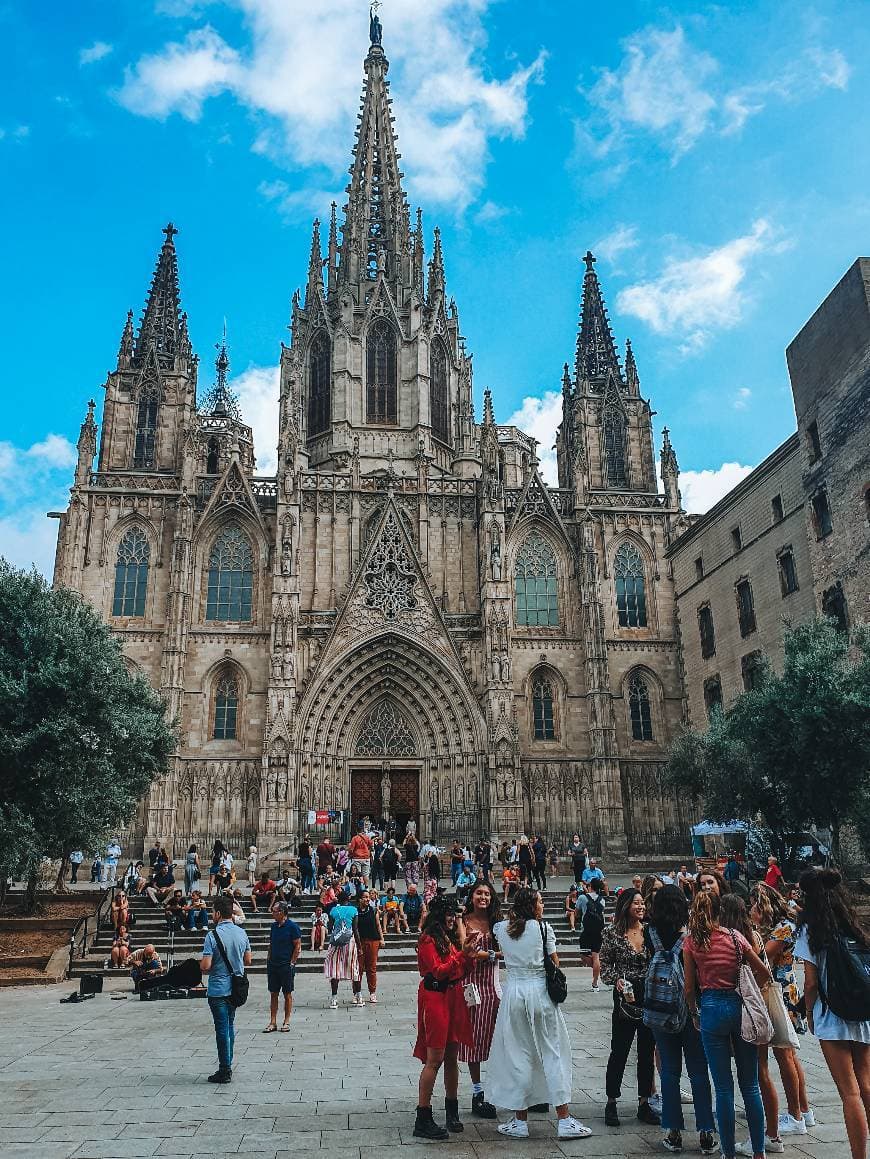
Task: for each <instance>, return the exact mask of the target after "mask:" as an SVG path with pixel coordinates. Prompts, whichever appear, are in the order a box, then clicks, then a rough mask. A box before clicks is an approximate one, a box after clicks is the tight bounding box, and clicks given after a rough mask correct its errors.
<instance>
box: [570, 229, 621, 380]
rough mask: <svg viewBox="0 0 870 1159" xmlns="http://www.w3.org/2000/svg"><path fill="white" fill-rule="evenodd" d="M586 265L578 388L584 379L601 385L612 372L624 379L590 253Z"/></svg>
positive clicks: (581, 310)
mask: <svg viewBox="0 0 870 1159" xmlns="http://www.w3.org/2000/svg"><path fill="white" fill-rule="evenodd" d="M583 261H584V262H585V263H586V273H585V275H584V277H583V305H582V306H581V308H580V332H579V333H578V335H577V365H576V374H577V383H578V385H579V383H580V382H582V381H583V380H584V379H586V380H587V381H589V382H596V383H600V382H601V381H602V380H603V379H605V378H606V377H607V374H608V372H610V371H612V372H613V374H614V375H615V376H616V380H617V382H619V381H621V379H622V375H621V373H620V368H619V356H618V355H617V353H616V344H615V342H614V341H613V333H612V331H611V329H610V319H609V318H608V317H607V309H606V308H605V305H604V297H603V295H602V293H601V286H600V284H599V282H598V275H597V274H596V273H595V257H594V255H593V254H592V252H591V251H590V250H587V251H586V254H585V255H584V257H583Z"/></svg>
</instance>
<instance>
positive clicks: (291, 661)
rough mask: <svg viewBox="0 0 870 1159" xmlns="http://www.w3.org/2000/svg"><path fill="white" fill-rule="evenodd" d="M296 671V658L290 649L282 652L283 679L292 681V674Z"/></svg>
mask: <svg viewBox="0 0 870 1159" xmlns="http://www.w3.org/2000/svg"><path fill="white" fill-rule="evenodd" d="M295 671H296V658H295V657H294V655H293V652H292V650H291V649H290V648H287V649H286V651H285V652H284V679H285V680H292V679H293V674H294V672H295Z"/></svg>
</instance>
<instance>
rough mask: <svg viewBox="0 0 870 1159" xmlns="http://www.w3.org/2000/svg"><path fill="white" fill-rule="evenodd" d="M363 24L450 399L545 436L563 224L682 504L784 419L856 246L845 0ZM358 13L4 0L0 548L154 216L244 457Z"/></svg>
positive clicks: (439, 12) (97, 365)
mask: <svg viewBox="0 0 870 1159" xmlns="http://www.w3.org/2000/svg"><path fill="white" fill-rule="evenodd" d="M381 18H382V20H383V23H384V29H385V32H384V46H385V49H386V51H387V54H388V56H389V58H390V62H391V70H390V77H391V80H392V91H393V98H394V106H395V113H396V118H397V130H398V133H399V147H400V149H401V151H402V155H403V162H402V163H403V165H404V169H405V173H406V185H407V188H408V191H409V196H410V198H411V200H412V204H414V205H416V204H418V203H419V204H422V205H423V207H424V212H425V224H426V228H427V231H431V229H432V228H433V227H434V226H435V224H440V226H441V228H442V232H443V236H444V250H445V261H446V266H447V276H448V288H449V291H450V292H451V293H452V294H453V295H454V296H455V298H456V300H457V303H458V306H459V310H460V316H461V320H462V325H463V331H464V333H465V335H466V337H467V339H468V345H469V348H470V349H471V350H472V351H473V352H474V355H475V385H476V394H477V400H478V406H479V404H480V398H481V394H482V391H483V388H484V387H487V386H489V387H491V388H492V390H493V394H494V399H495V403H496V414H497V417H498V419H499V420H500V421H508V420H509V419H511V420H514V421H521V422H522V423H523V424H524V425H525V426H526V428H527V429H529V430H530V431H531V433H533V434H535V435H536V436H537V437H539V438H540V439H541V440H542V447H543V449H544V450H546V448H547V447H548V446H549V445H550V443H551V442H552V432H553V429H554V424H555V413H556V406H555V396H556V393H557V392H558V390H559V379H560V368H561V366H562V363H563V362H564V361H565V360H569V361H570V360H571V358H572V353H573V346H574V339H575V332H576V320H577V311H578V302H579V292H580V282H581V268H582V267H581V263H580V257H581V255H582V254H583V253H584V252H585V250H586V249H587V247H590V246H591V247H592V249H593V250H594V251H595V252H596V253H597V255H598V257H599V262H598V272H599V275H600V277H601V279H602V282H603V285H604V289H605V294H606V297H607V301H608V305H609V308H610V314H611V319H612V322H613V326H614V331H615V333H616V336H617V339H618V342H619V344H620V347H621V348H622V347H623V344H624V340H625V337H626V336H630V337H631V339H632V343H633V346H634V349H635V353H636V356H637V360H638V365H639V369H640V374H641V386H642V390H643V392H644V393H645V394H646V395H647V396H649V397H651V399H652V403H653V406H654V409H655V410H656V411H657V415H656V419H655V421H656V424H657V438H658V433H659V431H660V428H661V425H663V424H664V423H667V424H668V425H669V426H670V428H671V431H672V439H673V442H674V445H675V447H676V450H677V453H678V456H679V459H680V464H681V467H682V468H683V470H684V472H686V474H685V476H684V483H685V486H684V497H685V498H686V500H687V505H688V506H689V507H690V509H693V510H703V509H704V507H705V506H707V505H709V503H710V502H712V501H713V500H714V499H715V498H717V497H718V496H719V495H720V494H721V493H722V490H723V489H724V488H725V487H727V486H728V485H730V484H731V483H733V482H734V481H736V479H737V478H738V477H740V474H741V471H742V470H745V469H746V468H747V467H749V466H751V465H754V464H756V463H758V462H759V461H760V460H761V459H762V458H763V457H764V456H765V455H766V454H767V453H768V452H769V451H770V450H771V449H772V448H773V447H774V446H775V445H776V444H777V443H778V442H779V441H780V440H782V439H783V438H784V437H785V436H786V435H787V434H788V433H790V431H791V430H792V429H793V425H794V415H793V410H792V406H791V397H790V392H789V389H788V379H787V374H786V370H785V360H784V353H783V352H784V348H785V346H786V344H787V343H788V341H789V340H790V339H791V338H792V336H793V335H794V334H795V333H796V331H797V330H798V329H799V328H800V326H801V325H802V324H803V322H804V321H805V320H806V319H807V318H808V317H809V315H810V314H811V313H812V311H813V310H814V309H815V308H816V306H817V305H818V304H819V302H820V301H821V300H822V299H823V298H824V296H825V295H826V294H827V293H828V292H829V290H830V289H831V288H832V287H833V286H834V285H835V283H836V282H837V281H838V279H839V278H840V277H841V276H842V274H843V273H844V272H845V270H846V269H847V267H848V266H849V265H850V264H851V262H852V261H853V260H854V258H855V257H856V256H858V254H859V253H860V254H866V253H867V252H868V250H870V244H868V227H870V192H868V190H870V180H868V178H870V156H868V150H867V148H866V124H867V115H868V112H870V100H868V73H867V68H868V66H867V61H868V59H870V9H868V6H867V4H866V2H865V0H837V2H835V0H819V2H817V3H790V2H788V0H777V2H775V3H774V2H773V0H771V2H767V0H757V2H754V3H749V2H740V0H732V2H731V3H728V4H708V5H703V4H696V3H674V4H671V5H669V6H666V5H662V4H660V3H651V2H650V3H646V2H642V0H634V2H632V0H623V2H621V3H619V4H601V3H598V2H594V0H571V2H568V0H564V2H562V0H550V2H549V3H545V2H544V0H526V2H525V3H522V4H520V3H519V2H517V0H385V3H384V5H383V7H382V10H381ZM367 24H368V11H367V5H366V4H365V3H359V2H358V0H318V2H317V3H311V4H303V3H301V2H300V3H294V2H293V0H224V2H209V0H136V2H135V3H133V2H132V0H115V2H114V3H113V4H111V5H109V4H105V3H99V2H97V0H77V3H76V4H66V3H60V2H59V0H49V3H47V4H41V5H38V6H36V5H14V4H13V3H11V2H10V0H5V2H4V0H0V36H2V43H3V44H4V45H5V59H4V62H3V64H4V68H3V81H2V100H0V164H2V172H3V174H4V180H3V181H2V182H0V210H2V219H3V222H4V227H3V231H2V240H0V261H2V268H3V269H4V270H5V272H6V277H4V278H3V279H2V280H0V297H2V301H0V337H2V348H3V353H4V357H3V360H2V370H0V375H2V381H3V397H4V399H5V402H6V405H5V407H4V424H3V429H2V431H0V554H5V555H7V556H8V557H9V558H11V559H12V560H14V562H16V563H18V564H20V565H27V564H29V563H30V561H32V560H33V561H36V563H37V564H38V566H40V567H41V568H43V569H44V570H45V569H47V568H48V567H49V566H50V560H51V557H52V551H53V546H52V545H53V538H54V534H55V529H56V524H54V523H53V522H51V521H48V520H46V519H45V517H44V513H45V511H47V510H48V509H51V508H58V507H62V506H64V505H65V503H66V497H67V488H68V486H69V483H70V480H71V466H72V462H73V460H74V455H73V452H72V446H71V444H72V443H74V442H75V439H76V437H77V434H78V428H79V424H80V422H81V420H82V418H83V416H84V413H85V408H86V403H87V400H88V399H89V398H90V397H94V398H96V399H97V402H98V405H99V404H100V403H101V389H100V388H101V384H102V383H103V381H104V380H105V373H106V371H107V369H108V368H109V367H110V366H111V365H112V363H113V360H114V358H115V355H116V351H117V346H118V340H119V337H120V333H121V329H122V326H123V321H124V315H125V312H126V310H127V309H128V308H130V307H132V308H133V309H134V310H135V311H136V315H137V318H138V315H139V312H140V311H141V308H142V304H143V300H144V296H145V292H146V290H147V286H148V282H149V279H150V276H151V272H152V269H153V265H154V261H155V258H156V254H157V250H158V248H159V245H160V243H161V241H162V235H161V233H160V229H161V227H162V226H163V225H164V224H165V222H166V221H167V220H169V219H172V220H173V221H174V222H175V224H176V225H177V226H178V227H179V229H180V231H181V232H180V233H179V236H178V238H177V246H178V251H179V261H180V267H181V284H182V296H183V301H184V305H185V308H186V309H187V310H188V312H189V315H190V325H191V333H192V337H193V341H194V345H195V347H196V349H197V350H198V351H199V353H200V355H201V357H202V360H203V367H202V373H201V378H200V383H201V387H203V388H206V387H208V386H209V385H210V383H211V360H212V358H213V344H214V342H215V340H216V339H217V337H218V336H219V334H220V330H221V326H222V322H223V319H224V317H226V318H227V324H228V329H229V338H230V346H231V351H230V353H231V359H232V374H233V376H234V379H235V382H236V384H237V386H238V388H239V390H240V393H241V396H242V404H243V409H244V411H245V413H246V417H247V418H248V419H249V421H252V422H253V424H254V426H255V432H256V434H257V435H258V436H259V443H258V452H259V454H258V458H259V463H260V468H261V469H263V470H268V469H269V466H270V456H271V454H272V444H273V442H274V437H273V433H272V429H273V424H274V404H273V398H274V390H275V387H274V384H275V370H274V368H275V366H276V364H277V359H278V350H279V342H280V341H281V340H282V339H286V337H287V334H286V325H287V320H288V312H289V301H290V296H291V294H292V292H293V290H294V288H295V287H296V286H298V285H299V284H300V283H301V282H302V281H303V280H304V276H305V271H306V267H307V255H308V247H309V242H310V228H311V220H312V218H313V217H314V216H315V215H319V216H320V217H321V218H322V217H324V216H326V214H327V213H328V208H329V202H330V201H331V200H332V198H333V197H335V198H336V199H337V200H338V201H339V204H340V205H341V204H342V203H343V199H342V196H341V194H342V190H343V188H344V185H345V183H346V180H347V175H346V169H347V165H348V164H349V160H350V150H351V146H352V142H353V126H354V120H355V114H356V108H357V102H358V96H359V91H360V85H361V79H362V58H363V56H364V54H365V51H366V48H367V31H368V27H367ZM430 236H431V235H430ZM98 417H99V416H98ZM545 466H547V467H548V469H549V467H550V463H549V462H548V461H547V460H546V458H545Z"/></svg>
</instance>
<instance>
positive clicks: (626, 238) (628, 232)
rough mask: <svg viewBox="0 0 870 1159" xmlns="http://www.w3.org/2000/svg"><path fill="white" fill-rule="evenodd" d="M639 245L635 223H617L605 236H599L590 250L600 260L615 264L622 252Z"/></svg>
mask: <svg viewBox="0 0 870 1159" xmlns="http://www.w3.org/2000/svg"><path fill="white" fill-rule="evenodd" d="M638 245H639V241H638V237H637V226H636V225H618V226H617V227H616V228H615V229H613V230H611V232H610V233H609V234H607V235H606V236H605V237H602V238H599V239H598V241H597V242H595V244H594V245H593V247H592V252H593V253H594V254H595V256H596V257H598V258H600V259H601V260H602V261H605V262H608V263H609V264H610V265H616V264H617V263H618V262H619V259H620V258H621V257H622V255H623V254H625V253H628V252H629V250H633V249H635V248H636V247H637V246H638Z"/></svg>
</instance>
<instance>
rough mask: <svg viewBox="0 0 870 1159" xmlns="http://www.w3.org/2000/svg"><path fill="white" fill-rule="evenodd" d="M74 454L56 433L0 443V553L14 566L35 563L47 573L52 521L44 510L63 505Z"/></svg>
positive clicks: (53, 529) (50, 569)
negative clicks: (21, 443)
mask: <svg viewBox="0 0 870 1159" xmlns="http://www.w3.org/2000/svg"><path fill="white" fill-rule="evenodd" d="M76 458H77V455H76V450H75V447H74V446H73V445H72V443H71V442H70V441H69V440H68V439H65V438H64V437H63V436H62V435H55V434H49V435H46V437H45V438H44V439H42V440H41V441H40V442H37V443H33V444H32V446H30V447H17V446H15V445H14V444H13V443H9V442H0V556H3V557H4V558H5V559H8V560H9V562H10V563H12V564H14V565H15V566H16V567H20V568H25V569H26V570H28V571H29V570H30V568H31V567H33V566H34V565H36V567H37V568H38V569H39V571H40V572H42V574H43V575H44V576H46V577H48V578H49V579H50V578H51V575H52V572H53V570H54V551H55V546H56V544H57V523H56V522H54V521H53V520H51V519H47V518H46V512H47V511H48V510H49V509H50V508H52V509H54V508H57V509H62V508H65V507H66V505H67V502H68V500H69V492H68V488H69V486H70V484H71V483H72V467H73V466H74V464H75V462H76Z"/></svg>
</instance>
